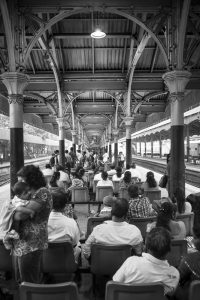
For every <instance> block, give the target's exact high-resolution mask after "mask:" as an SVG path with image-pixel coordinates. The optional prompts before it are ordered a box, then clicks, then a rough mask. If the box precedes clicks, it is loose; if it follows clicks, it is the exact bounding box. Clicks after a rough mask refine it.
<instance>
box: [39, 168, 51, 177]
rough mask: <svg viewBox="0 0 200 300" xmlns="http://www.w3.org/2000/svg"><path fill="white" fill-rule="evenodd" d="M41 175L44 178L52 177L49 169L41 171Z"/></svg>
mask: <svg viewBox="0 0 200 300" xmlns="http://www.w3.org/2000/svg"><path fill="white" fill-rule="evenodd" d="M42 173H43V175H44V176H52V175H53V170H52V169H49V168H47V169H43V170H42Z"/></svg>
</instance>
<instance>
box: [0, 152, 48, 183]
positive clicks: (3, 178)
mask: <svg viewBox="0 0 200 300" xmlns="http://www.w3.org/2000/svg"><path fill="white" fill-rule="evenodd" d="M48 161H49V158H44V159H41V160H33V161H30V160H29V161H28V162H26V161H25V163H24V165H25V166H26V165H31V164H34V165H37V166H39V167H40V169H43V168H44V167H45V164H46V163H47V162H48ZM0 169H5V170H8V171H6V172H3V173H1V174H0V187H1V186H3V185H5V184H7V183H9V182H10V171H9V170H10V168H9V166H4V167H0Z"/></svg>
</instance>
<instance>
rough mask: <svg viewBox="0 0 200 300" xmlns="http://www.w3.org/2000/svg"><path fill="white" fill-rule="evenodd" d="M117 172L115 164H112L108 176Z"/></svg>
mask: <svg viewBox="0 0 200 300" xmlns="http://www.w3.org/2000/svg"><path fill="white" fill-rule="evenodd" d="M115 174H116V170H115V165H111V166H110V170H109V171H108V176H113V175H115Z"/></svg>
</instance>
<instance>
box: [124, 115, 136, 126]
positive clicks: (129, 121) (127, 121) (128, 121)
mask: <svg viewBox="0 0 200 300" xmlns="http://www.w3.org/2000/svg"><path fill="white" fill-rule="evenodd" d="M133 119H134V118H133V117H127V116H126V117H125V118H124V123H125V126H127V127H128V126H131V125H132V123H133Z"/></svg>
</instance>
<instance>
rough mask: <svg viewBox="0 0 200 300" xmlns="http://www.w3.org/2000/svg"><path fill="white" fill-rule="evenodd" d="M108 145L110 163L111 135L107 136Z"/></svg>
mask: <svg viewBox="0 0 200 300" xmlns="http://www.w3.org/2000/svg"><path fill="white" fill-rule="evenodd" d="M108 145H109V152H108V155H109V161H110V162H112V145H111V134H109V136H108Z"/></svg>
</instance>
